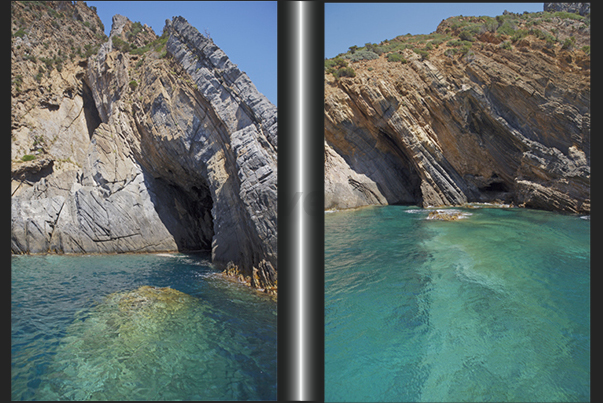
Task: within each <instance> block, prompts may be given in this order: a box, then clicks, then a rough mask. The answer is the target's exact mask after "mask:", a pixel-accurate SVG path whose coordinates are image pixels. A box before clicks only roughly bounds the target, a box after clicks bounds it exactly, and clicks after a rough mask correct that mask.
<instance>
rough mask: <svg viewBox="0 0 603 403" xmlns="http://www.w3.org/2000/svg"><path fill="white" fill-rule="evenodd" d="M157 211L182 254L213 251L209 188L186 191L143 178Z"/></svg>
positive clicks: (211, 203)
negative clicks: (183, 252)
mask: <svg viewBox="0 0 603 403" xmlns="http://www.w3.org/2000/svg"><path fill="white" fill-rule="evenodd" d="M144 181H145V183H146V184H147V188H148V189H149V196H150V198H151V201H152V202H153V204H154V206H155V211H156V212H157V215H158V216H159V218H160V219H161V221H162V223H163V224H164V225H165V227H166V229H167V230H168V231H169V232H170V234H171V235H172V236H173V237H174V241H175V242H176V244H177V246H178V250H180V251H201V250H211V244H212V238H213V235H214V231H213V218H212V215H211V209H212V205H213V202H212V198H211V195H210V192H209V189H208V188H207V186H205V185H203V184H202V183H198V184H196V185H194V186H191V188H190V190H188V191H186V190H184V189H183V188H181V187H180V186H178V185H175V184H173V183H171V182H169V181H167V180H165V179H162V178H153V177H152V176H151V175H149V174H145V175H144Z"/></svg>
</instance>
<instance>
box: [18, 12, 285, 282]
mask: <svg viewBox="0 0 603 403" xmlns="http://www.w3.org/2000/svg"><path fill="white" fill-rule="evenodd" d="M60 4H62V3H61V2H56V3H50V4H49V6H48V7H49V8H51V9H52V8H53V7H54V8H57V7H59V5H60ZM77 4H79V3H77ZM19 6H22V5H19ZM78 7H82V6H81V5H78ZM84 8H85V7H84ZM86 10H87V12H89V13H91V14H92V15H94V16H95V14H94V12H93V11H92V10H89V9H87V8H86ZM22 12H23V13H24V14H27V11H26V10H22ZM47 34H48V32H47V33H46V35H47ZM47 36H48V35H47ZM41 37H42V36H41ZM103 39H104V40H103V41H102V42H99V43H98V45H97V49H96V50H97V52H95V54H93V55H91V56H89V57H87V58H79V59H76V60H74V62H73V63H70V62H67V66H66V67H65V68H64V69H63V72H62V76H64V77H65V81H66V84H64V83H62V82H57V81H55V82H54V83H53V87H52V89H53V93H52V95H50V96H47V97H45V98H43V97H39V96H38V97H35V96H33V97H30V98H29V99H30V104H29V105H28V106H27V108H28V111H27V121H26V122H24V121H23V119H21V120H19V122H20V123H19V124H18V126H17V127H18V128H19V129H20V131H18V132H15V130H13V151H12V152H13V172H12V179H13V180H12V182H13V197H12V234H11V235H12V236H11V249H12V251H13V253H37V252H58V253H93V252H94V253H96V252H101V253H105V252H151V251H167V250H183V251H186V250H211V251H212V259H213V262H214V264H215V265H216V266H217V267H218V268H220V269H224V270H226V269H228V270H227V272H228V273H229V274H231V275H236V276H239V277H240V278H241V279H243V280H244V281H246V282H247V283H249V284H250V285H252V286H254V287H257V288H263V289H267V290H274V289H275V285H276V193H277V187H276V185H277V183H276V147H277V141H276V137H277V132H276V130H277V120H276V107H274V106H273V105H272V104H271V103H270V102H269V101H268V100H267V99H266V98H265V97H264V96H263V95H262V94H260V93H259V92H258V91H257V89H256V88H255V86H253V84H252V83H251V81H250V80H249V78H248V77H247V76H246V75H245V74H244V73H242V72H241V71H240V70H239V69H238V68H237V67H236V66H235V65H234V64H232V63H231V62H230V60H229V59H228V57H227V56H226V55H225V54H224V52H222V51H221V50H220V49H219V48H218V47H217V46H216V45H215V44H214V43H213V42H212V41H211V39H208V38H205V37H204V36H202V35H201V34H199V32H198V31H197V30H196V29H195V28H193V27H192V26H190V25H189V24H188V23H187V22H186V20H184V19H183V18H181V17H176V18H174V20H173V21H166V27H165V29H164V33H163V35H162V36H161V37H157V36H156V35H155V34H154V33H153V31H152V30H150V29H149V28H148V27H147V26H143V25H142V24H140V23H132V22H131V21H129V20H128V19H127V18H125V17H123V16H119V15H117V16H115V17H114V18H113V25H112V29H111V34H110V37H109V38H108V39H107V38H103ZM67 40H68V39H67ZM64 41H65V38H57V39H56V45H55V46H56V47H57V48H58V49H61V47H62V46H64V43H65V42H64ZM13 47H14V42H13ZM14 76H15V71H14V70H13V77H14ZM36 84H38V83H35V82H32V83H31V85H30V87H31V88H32V89H31V90H29V89H28V91H35V89H36V88H39V87H40V86H39V84H38V85H36ZM69 85H71V87H69ZM23 87H24V86H22V88H20V89H19V90H20V91H21V92H23V90H24V88H23ZM28 88H29V87H28ZM68 88H73V89H72V90H71V91H70V92H69V91H68ZM69 95H71V98H70V96H69ZM21 97H22V95H19V94H15V93H14V92H13V104H14V105H13V106H14V110H15V109H19V110H20V109H22V108H23V104H25V102H23V101H20V100H21ZM48 98H50V99H52V100H53V102H54V104H53V105H55V106H53V107H52V108H48V107H46V106H45V105H46V104H47V101H44V100H45V99H48ZM45 102H46V103H45ZM16 120H18V118H17V116H16V114H15V113H14V112H13V127H15V126H16V124H15V121H16ZM42 126H44V127H42ZM51 126H52V127H51ZM34 143H35V144H34ZM38 144H43V145H44V147H43V148H41V149H40V150H39V152H38V154H37V155H35V159H33V160H31V161H23V158H22V156H23V155H24V154H27V153H30V152H32V150H33V149H34V148H35V146H36V145H38ZM50 144H52V146H50ZM25 159H31V157H28V158H25Z"/></svg>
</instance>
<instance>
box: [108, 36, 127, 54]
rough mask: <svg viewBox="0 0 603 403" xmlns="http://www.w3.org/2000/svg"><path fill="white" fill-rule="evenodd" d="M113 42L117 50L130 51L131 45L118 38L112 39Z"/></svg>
mask: <svg viewBox="0 0 603 403" xmlns="http://www.w3.org/2000/svg"><path fill="white" fill-rule="evenodd" d="M111 42H113V47H114V48H116V49H118V50H120V51H122V52H129V51H130V44H129V43H128V42H126V41H124V40H123V39H121V38H119V37H117V36H114V37H113V38H111Z"/></svg>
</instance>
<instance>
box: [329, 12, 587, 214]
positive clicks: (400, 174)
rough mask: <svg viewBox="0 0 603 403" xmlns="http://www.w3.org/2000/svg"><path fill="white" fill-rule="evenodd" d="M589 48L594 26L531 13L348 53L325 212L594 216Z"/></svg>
mask: <svg viewBox="0 0 603 403" xmlns="http://www.w3.org/2000/svg"><path fill="white" fill-rule="evenodd" d="M589 41H590V28H589V25H588V20H584V19H583V18H578V17H576V18H566V17H564V16H558V15H556V14H554V13H535V14H528V13H525V14H524V15H505V16H499V17H497V18H496V19H494V18H481V17H454V18H451V19H448V20H445V21H443V22H442V23H441V24H440V26H439V27H438V29H437V31H436V32H434V33H433V34H431V35H423V36H414V37H412V36H400V37H397V38H395V39H393V40H391V41H387V42H382V43H381V44H379V45H377V44H374V45H373V46H372V51H374V52H376V54H375V55H374V56H378V54H379V53H381V55H380V56H378V57H376V58H374V59H372V60H368V59H369V58H366V59H365V60H363V57H360V56H359V55H361V54H359V55H356V56H355V57H353V56H352V54H351V52H348V54H347V55H344V57H347V58H348V60H349V61H348V63H349V66H347V67H343V65H344V64H345V60H344V61H341V60H339V61H335V62H334V63H339V68H340V70H333V69H334V67H330V68H331V70H328V72H327V73H326V74H325V81H326V82H325V139H326V145H325V160H326V165H325V174H326V177H325V192H326V194H325V209H330V208H350V207H358V206H363V205H371V204H419V205H423V206H447V205H461V204H464V203H467V202H489V201H495V200H498V201H501V202H505V203H514V204H516V205H521V206H526V207H534V208H540V209H547V210H555V211H565V212H573V213H576V212H577V213H589V212H590V48H589V47H588V45H589V43H590V42H589ZM360 50H364V51H371V50H369V49H365V48H362V49H359V50H356V52H359V51H360ZM372 51H371V52H372ZM374 56H373V57H374ZM392 56H394V57H392ZM388 58H389V59H391V60H396V61H394V62H392V61H388ZM400 60H401V61H400ZM329 66H333V64H329ZM336 67H337V66H336ZM350 67H351V68H352V69H353V71H354V74H355V76H354V77H349V75H354V74H350V73H349V68H350ZM343 69H348V70H347V71H344V70H343ZM331 71H335V76H337V77H335V76H334V75H332V74H330V72H331ZM338 73H339V74H338ZM344 73H345V74H344ZM358 183H360V185H359V184H358Z"/></svg>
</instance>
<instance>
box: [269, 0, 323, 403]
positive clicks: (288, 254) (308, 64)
mask: <svg viewBox="0 0 603 403" xmlns="http://www.w3.org/2000/svg"><path fill="white" fill-rule="evenodd" d="M323 20H324V11H323V5H322V2H318V3H317V2H307V1H303V2H302V1H296V2H293V1H292V2H281V3H279V46H278V51H279V161H278V170H279V171H278V172H279V264H278V266H279V346H278V348H279V352H278V363H279V380H278V391H279V392H278V398H279V400H319V401H320V400H323V398H324V300H323V298H324V275H323V269H324V215H323V207H324V166H323V165H324V164H323V158H324V150H323V143H324V140H323V121H324V118H323V86H322V83H323V58H324V44H323V32H324V28H323V27H324V22H323ZM281 95H282V96H281Z"/></svg>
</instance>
